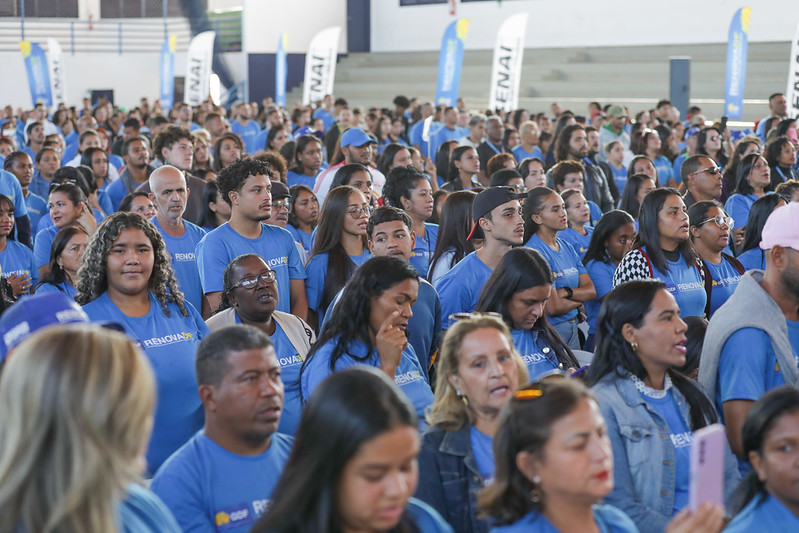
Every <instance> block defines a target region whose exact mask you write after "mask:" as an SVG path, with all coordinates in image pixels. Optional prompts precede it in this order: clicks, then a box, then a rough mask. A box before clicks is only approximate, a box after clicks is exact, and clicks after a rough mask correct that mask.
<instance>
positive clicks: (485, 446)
mask: <svg viewBox="0 0 799 533" xmlns="http://www.w3.org/2000/svg"><path fill="white" fill-rule="evenodd" d="M469 441H470V443H471V446H472V454H473V455H474V461H475V462H476V463H477V469H478V470H480V475H481V476H483V484H484V485H485V486H486V487H487V486H488V485H490V484H491V483H492V482H493V481H494V470H495V465H494V439H493V437H489V436H488V435H486V434H485V433H483V432H482V431H479V430H478V429H477V428H476V427H474V426H471V427H470V428H469Z"/></svg>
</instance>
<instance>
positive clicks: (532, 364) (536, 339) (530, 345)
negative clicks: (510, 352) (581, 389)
mask: <svg viewBox="0 0 799 533" xmlns="http://www.w3.org/2000/svg"><path fill="white" fill-rule="evenodd" d="M510 336H511V338H512V339H513V345H514V346H515V347H516V351H517V352H519V355H520V356H521V357H522V360H523V361H524V364H526V365H527V371H528V372H529V373H530V381H535V380H536V379H538V377H540V376H542V375H544V374H546V373H547V372H552V371H553V370H558V369H561V364H560V361H558V356H557V355H555V350H553V349H552V346H550V344H549V343H548V342H546V340H545V339H544V338H543V337H542V336H541V335H540V334H539V332H538V331H536V330H532V329H514V330H513V331H511V332H510ZM563 370H565V369H563Z"/></svg>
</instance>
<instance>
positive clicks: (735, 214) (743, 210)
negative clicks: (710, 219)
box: [724, 194, 749, 228]
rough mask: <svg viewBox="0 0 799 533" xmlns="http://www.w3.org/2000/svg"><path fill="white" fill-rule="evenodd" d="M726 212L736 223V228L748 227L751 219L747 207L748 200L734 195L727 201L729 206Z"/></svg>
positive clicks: (726, 207) (726, 206)
mask: <svg viewBox="0 0 799 533" xmlns="http://www.w3.org/2000/svg"><path fill="white" fill-rule="evenodd" d="M724 210H725V211H726V212H727V214H728V215H730V216H731V217H732V219H733V220H734V221H735V227H737V228H742V227H744V226H746V222H747V220H748V219H749V208H748V207H747V205H746V200H745V199H744V197H743V196H741V195H739V194H733V195H732V196H730V197H729V198H728V199H727V204H726V205H725V206H724Z"/></svg>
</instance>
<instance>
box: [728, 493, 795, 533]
mask: <svg viewBox="0 0 799 533" xmlns="http://www.w3.org/2000/svg"><path fill="white" fill-rule="evenodd" d="M752 531H799V517H797V516H796V515H795V514H793V513H792V512H791V510H790V509H788V508H787V507H785V505H783V504H782V502H780V501H779V500H778V499H777V498H775V497H774V496H772V495H770V494H766V496H765V497H763V496H760V495H758V496H756V497H755V498H753V499H752V501H751V502H749V503H748V504H747V506H746V507H744V508H743V509H742V510H741V512H740V513H738V514H737V515H736V516H735V518H733V520H732V522H730V525H728V526H727V527H726V528H725V529H724V533H751V532H752Z"/></svg>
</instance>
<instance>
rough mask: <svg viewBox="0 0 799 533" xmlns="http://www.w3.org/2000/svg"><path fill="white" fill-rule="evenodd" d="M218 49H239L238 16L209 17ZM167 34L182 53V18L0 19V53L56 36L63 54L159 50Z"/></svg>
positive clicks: (186, 33)
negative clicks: (23, 42)
mask: <svg viewBox="0 0 799 533" xmlns="http://www.w3.org/2000/svg"><path fill="white" fill-rule="evenodd" d="M209 29H212V30H214V31H216V32H217V42H218V43H219V46H220V51H222V52H236V51H241V16H237V15H226V16H217V17H214V18H212V19H211V28H209ZM167 35H176V36H177V48H176V50H175V51H176V52H185V51H186V50H187V49H188V46H189V42H190V41H191V37H192V35H191V27H190V24H189V21H188V20H187V19H185V18H166V19H164V18H151V19H102V20H78V19H67V20H65V19H39V18H37V19H27V18H26V19H25V21H24V24H23V23H22V20H21V19H19V18H16V19H15V18H2V19H0V52H19V50H20V48H19V41H21V40H23V39H24V40H26V41H31V42H37V43H40V44H43V43H44V42H45V41H46V40H47V38H48V37H51V38H54V39H56V40H57V41H58V42H59V44H60V45H61V48H62V49H63V50H64V53H65V54H73V55H74V54H83V53H109V52H111V53H118V54H120V55H121V54H124V53H159V52H160V51H161V46H162V45H163V42H164V38H165V36H167Z"/></svg>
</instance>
